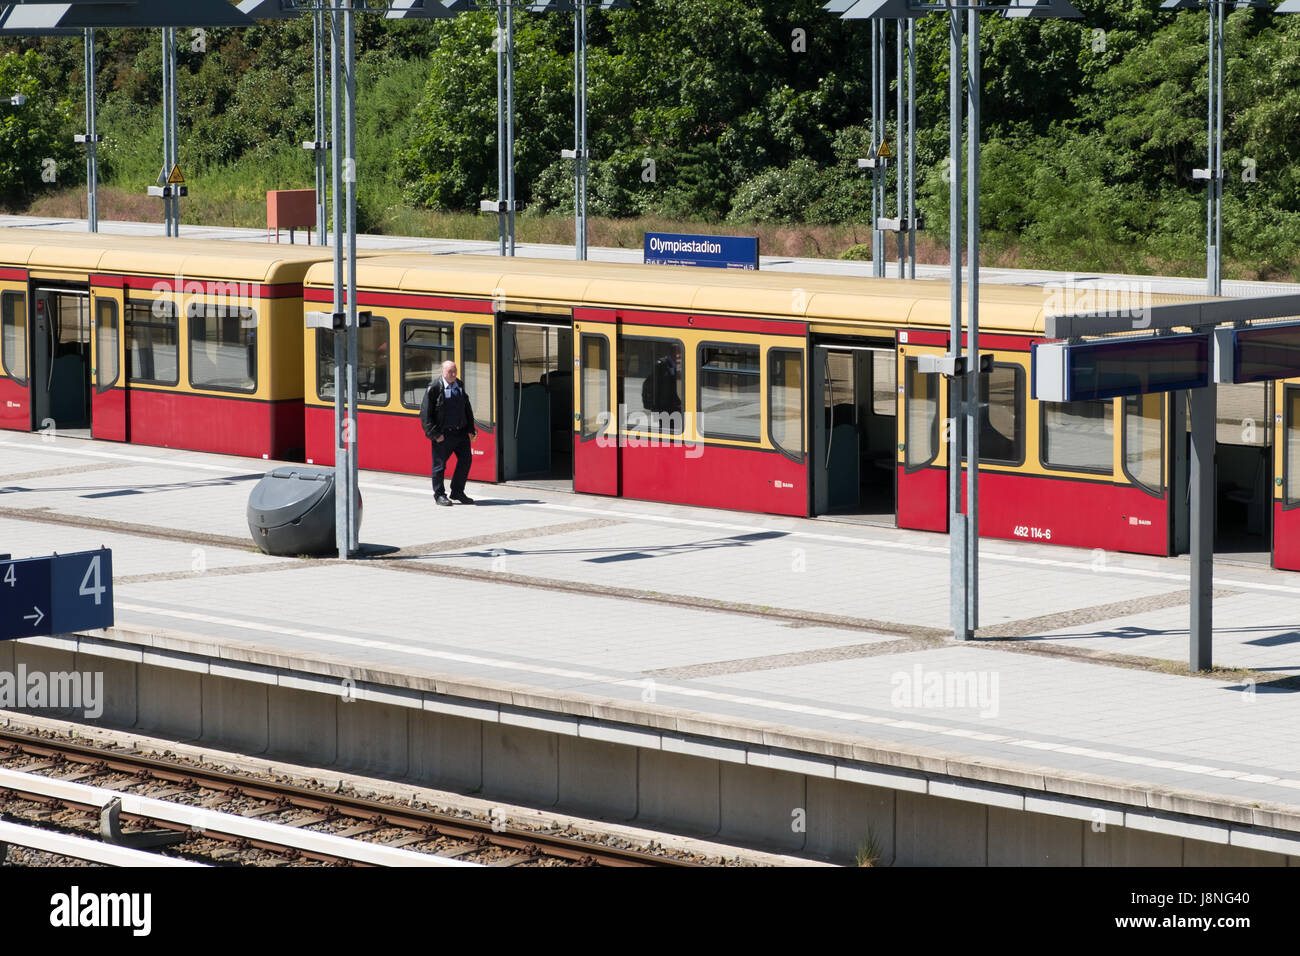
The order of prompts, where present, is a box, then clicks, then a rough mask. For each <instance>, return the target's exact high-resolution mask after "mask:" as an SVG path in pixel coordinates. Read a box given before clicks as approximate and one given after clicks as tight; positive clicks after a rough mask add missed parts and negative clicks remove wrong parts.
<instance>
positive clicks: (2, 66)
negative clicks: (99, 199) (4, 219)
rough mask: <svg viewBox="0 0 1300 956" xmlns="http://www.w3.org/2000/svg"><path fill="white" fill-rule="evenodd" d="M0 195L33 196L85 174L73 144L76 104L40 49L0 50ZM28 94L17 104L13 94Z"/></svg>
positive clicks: (16, 201)
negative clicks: (73, 103)
mask: <svg viewBox="0 0 1300 956" xmlns="http://www.w3.org/2000/svg"><path fill="white" fill-rule="evenodd" d="M0 97H3V99H0V201H3V202H4V203H5V204H6V205H8V206H14V205H20V204H23V203H25V202H28V201H30V200H31V199H32V198H33V197H34V196H35V195H36V194H37V193H38V192H40V191H41V190H44V189H50V188H52V187H53V186H54V185H55V184H59V185H65V186H66V185H70V184H73V183H77V182H80V181H83V180H84V175H85V172H84V169H83V168H82V166H81V164H80V163H78V162H77V159H78V156H77V154H76V153H75V152H74V151H73V148H72V136H73V105H72V101H71V100H70V98H69V97H68V96H67V95H66V93H65V92H64V90H63V86H62V84H61V83H60V82H59V78H58V77H57V76H55V75H52V73H51V71H50V70H49V67H48V64H47V63H46V62H45V60H44V59H43V58H42V57H41V55H40V53H39V52H37V51H36V50H26V51H24V52H21V53H19V52H13V53H5V54H3V55H0ZM14 97H25V98H26V102H25V103H23V104H22V105H16V104H14V103H12V102H11V101H10V98H14Z"/></svg>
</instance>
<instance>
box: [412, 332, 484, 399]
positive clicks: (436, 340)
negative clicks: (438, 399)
mask: <svg viewBox="0 0 1300 956" xmlns="http://www.w3.org/2000/svg"><path fill="white" fill-rule="evenodd" d="M401 328H402V404H403V405H405V406H406V407H407V408H419V407H420V403H421V402H422V401H423V400H424V393H425V392H426V391H428V388H429V383H430V382H432V381H433V376H434V375H435V374H439V375H440V374H442V363H443V362H446V361H448V360H451V361H455V360H456V353H455V350H454V349H453V348H452V335H453V333H452V325H451V323H450V322H414V321H410V320H407V321H405V322H403V323H402V326H401ZM462 377H463V376H462ZM473 404H474V397H473V396H472V395H471V396H470V405H471V407H472V406H473Z"/></svg>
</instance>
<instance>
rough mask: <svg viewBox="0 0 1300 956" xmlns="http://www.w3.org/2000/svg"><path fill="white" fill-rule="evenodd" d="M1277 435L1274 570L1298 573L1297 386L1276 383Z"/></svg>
mask: <svg viewBox="0 0 1300 956" xmlns="http://www.w3.org/2000/svg"><path fill="white" fill-rule="evenodd" d="M1276 387H1277V406H1278V411H1277V414H1276V418H1275V423H1276V424H1277V426H1278V429H1279V434H1278V441H1277V448H1276V452H1275V457H1274V461H1275V463H1276V466H1277V478H1276V479H1275V480H1274V481H1273V483H1272V485H1273V493H1272V495H1270V497H1272V498H1273V501H1272V502H1271V505H1272V507H1271V509H1270V510H1271V511H1272V512H1273V519H1274V520H1273V567H1275V568H1285V569H1286V570H1288V571H1300V384H1297V383H1294V382H1278V383H1277V386H1276Z"/></svg>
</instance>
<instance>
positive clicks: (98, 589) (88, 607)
mask: <svg viewBox="0 0 1300 956" xmlns="http://www.w3.org/2000/svg"><path fill="white" fill-rule="evenodd" d="M0 568H3V571H0V640H7V639H12V638H17V637H36V636H38V635H46V634H70V633H75V632H78V631H86V630H94V629H97V628H102V627H112V626H113V552H112V551H110V550H108V549H107V548H101V549H100V550H98V551H81V552H78V553H75V554H55V555H47V556H43V557H38V558H21V559H18V560H9V559H8V558H7V557H6V558H5V559H3V560H0Z"/></svg>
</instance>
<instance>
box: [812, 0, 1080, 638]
mask: <svg viewBox="0 0 1300 956" xmlns="http://www.w3.org/2000/svg"><path fill="white" fill-rule="evenodd" d="M827 8H828V9H830V10H831V12H839V13H840V14H841V16H842V17H843V18H844V19H854V20H856V19H870V20H873V21H884V20H900V19H907V18H911V17H916V16H920V15H925V14H929V13H945V14H947V15H948V31H949V47H948V53H949V65H948V136H949V142H948V148H949V163H950V175H949V189H948V246H949V250H948V257H949V274H950V280H949V306H950V309H949V315H950V317H949V332H948V336H949V338H948V354H946V355H943V356H922V357H921V359H920V362H919V367H920V371H921V372H922V373H938V374H942V375H944V376H945V377H946V378H947V379H948V382H949V396H948V397H949V406H950V416H951V418H950V420H951V422H952V428H951V431H950V432H949V431H947V430H945V431H946V432H947V433H948V434H951V435H954V436H958V435H961V434H962V433H963V432H964V433H965V436H966V441H965V445H966V454H965V458H966V461H965V469H966V496H965V497H966V502H965V504H966V507H965V511H963V510H962V486H961V478H962V456H961V455H959V454H958V452H957V447H956V443H955V441H954V442H950V443H949V451H948V535H949V549H948V551H949V555H950V565H949V580H950V586H951V605H950V609H951V615H950V616H951V623H952V631H953V636H954V637H955V638H956V639H957V640H969V639H971V638H973V637H974V636H975V631H976V629H977V628H978V627H979V438H980V435H979V432H980V425H981V418H980V414H979V391H980V389H979V386H980V382H981V377H980V376H981V375H982V374H983V373H984V372H985V371H986V369H985V368H984V364H985V363H984V361H983V360H982V357H981V356H980V353H979V239H980V235H979V182H980V152H979V111H980V47H979V32H980V31H979V24H980V21H979V15H980V14H981V13H982V12H991V13H1001V14H1002V15H1003V16H1006V17H1010V18H1019V17H1061V18H1077V17H1080V16H1081V14H1080V13H1079V11H1078V10H1077V9H1075V8H1074V6H1073V5H1072V4H1071V3H1069V0H1011V2H1004V3H996V2H988V3H978V2H977V3H971V2H968V0H945V2H943V3H940V4H933V3H914V2H912V0H856V2H852V0H847V5H846V0H831V2H830V3H828V4H827ZM963 12H965V13H966V14H967V19H968V22H969V49H968V50H967V64H966V69H965V70H964V71H963V68H962V30H963V25H962V13H963ZM873 67H874V64H873ZM900 69H901V64H900ZM874 75H875V74H874V70H873V76H874ZM963 81H964V85H965V96H966V100H967V117H966V118H967V123H968V124H969V125H968V130H967V173H966V175H967V180H968V190H969V192H968V202H967V210H966V220H967V223H966V224H967V247H968V251H969V258H970V264H969V268H968V274H967V278H968V282H967V294H968V300H967V307H966V311H967V325H966V333H967V339H966V342H965V343H964V344H965V353H964V354H963V341H962V338H963V336H962V235H961V220H962V184H961V172H960V170H961V164H960V159H961V139H962V115H961V106H962V92H963V91H962V86H963ZM880 82H881V83H883V77H881V78H880ZM878 98H881V97H880V96H879V95H877V94H873V102H875V101H876V100H877V99H878ZM881 99H882V98H881ZM882 102H883V99H882ZM873 142H874V137H873ZM881 265H882V268H878V269H876V270H873V271H875V273H876V275H883V274H884V272H883V263H882V264H881Z"/></svg>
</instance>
